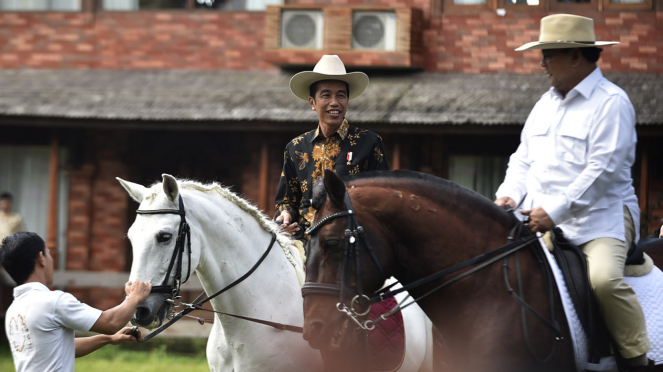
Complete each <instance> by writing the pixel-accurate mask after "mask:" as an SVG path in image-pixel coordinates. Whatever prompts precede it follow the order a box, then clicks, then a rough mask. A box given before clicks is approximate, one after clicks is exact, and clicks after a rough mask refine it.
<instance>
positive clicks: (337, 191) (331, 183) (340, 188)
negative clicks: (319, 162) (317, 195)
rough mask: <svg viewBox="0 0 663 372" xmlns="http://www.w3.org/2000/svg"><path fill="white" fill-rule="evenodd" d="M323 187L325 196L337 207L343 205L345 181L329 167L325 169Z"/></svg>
mask: <svg viewBox="0 0 663 372" xmlns="http://www.w3.org/2000/svg"><path fill="white" fill-rule="evenodd" d="M325 189H326V190H327V197H329V201H330V202H331V203H332V204H333V205H334V206H337V207H341V206H343V201H344V199H345V183H343V180H341V178H340V177H339V176H338V175H337V174H336V172H334V171H331V170H329V169H326V170H325Z"/></svg>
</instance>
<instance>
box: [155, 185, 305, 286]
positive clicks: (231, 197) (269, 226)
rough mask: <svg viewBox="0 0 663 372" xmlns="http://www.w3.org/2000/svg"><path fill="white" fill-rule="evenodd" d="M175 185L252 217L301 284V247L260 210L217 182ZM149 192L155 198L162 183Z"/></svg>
mask: <svg viewBox="0 0 663 372" xmlns="http://www.w3.org/2000/svg"><path fill="white" fill-rule="evenodd" d="M177 183H178V185H179V187H180V188H182V189H185V190H195V191H200V192H204V193H213V192H214V193H217V194H219V195H221V196H222V197H223V198H224V199H226V200H228V201H230V202H231V203H233V204H235V205H236V206H238V207H239V208H240V209H241V210H243V211H244V212H246V213H248V214H249V215H250V216H251V217H253V218H254V219H255V220H256V222H258V224H259V225H260V227H262V228H263V230H265V231H267V232H269V233H273V234H276V240H277V241H278V242H279V245H280V246H281V248H282V249H283V253H285V256H286V258H288V261H289V262H290V263H291V264H292V265H293V266H294V267H295V270H296V271H297V277H298V279H300V282H301V283H302V284H303V278H304V270H303V261H304V260H306V256H305V253H304V250H303V247H299V246H297V245H295V244H294V240H293V239H291V238H290V237H289V236H288V235H286V234H285V233H283V231H282V230H281V228H280V226H279V225H277V224H276V223H275V222H273V221H272V220H270V219H269V218H268V217H267V216H266V215H265V214H264V213H262V211H260V209H258V207H256V206H255V205H253V204H252V203H250V202H249V201H247V200H246V199H244V198H242V197H241V196H239V195H237V194H236V193H234V192H233V191H231V190H230V188H228V187H225V186H223V185H221V184H219V183H217V182H211V183H207V184H204V183H201V182H198V181H194V180H190V179H179V178H178V179H177ZM151 190H152V191H153V194H152V195H151V197H154V196H156V194H157V193H159V192H163V186H162V183H161V182H157V183H155V184H154V185H152V187H151ZM295 255H298V258H299V260H298V259H296V258H295Z"/></svg>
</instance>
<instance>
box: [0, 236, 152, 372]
mask: <svg viewBox="0 0 663 372" xmlns="http://www.w3.org/2000/svg"><path fill="white" fill-rule="evenodd" d="M0 262H1V263H2V265H3V266H4V267H5V269H6V270H7V272H8V273H9V275H11V277H12V279H14V281H16V283H17V284H18V287H16V288H14V302H13V303H12V304H11V306H9V309H8V310H7V314H6V318H5V331H6V332H7V338H8V340H9V346H10V348H11V351H12V356H13V358H14V366H15V367H16V371H17V372H28V371H34V372H43V371H49V372H50V371H58V372H59V371H62V372H73V371H74V358H78V357H82V356H84V355H87V354H89V353H91V352H93V351H95V350H97V349H99V348H101V347H102V346H105V345H108V344H113V345H117V344H120V343H123V342H125V341H132V340H133V341H135V340H136V337H134V335H132V333H133V334H135V335H137V337H138V338H139V339H141V336H140V333H136V332H137V331H136V330H132V328H131V327H124V326H125V325H126V324H127V323H128V322H129V320H130V319H131V317H132V315H133V313H134V311H135V309H136V306H138V304H140V303H141V302H143V301H145V299H146V298H147V296H148V295H149V294H150V290H151V289H152V285H151V284H149V283H145V282H133V283H132V282H128V283H127V284H126V285H125V292H126V295H127V297H126V298H125V299H124V301H123V302H122V303H121V304H120V305H118V306H116V307H114V308H112V309H110V310H106V311H101V310H98V309H95V308H93V307H90V306H88V305H85V304H83V303H81V302H79V301H78V300H76V298H74V296H72V295H71V294H69V293H66V292H62V291H51V290H49V289H48V286H49V285H52V284H53V258H52V257H51V254H50V251H49V250H48V249H47V248H46V245H45V244H44V241H43V240H42V238H40V237H39V235H37V234H35V233H32V232H27V231H23V232H18V233H15V234H13V235H10V236H8V237H6V238H5V239H3V241H2V246H0ZM123 327H124V328H123ZM75 330H76V331H84V332H87V331H93V332H98V333H104V334H103V335H98V336H92V337H84V338H74V331H75ZM132 331H133V332H132Z"/></svg>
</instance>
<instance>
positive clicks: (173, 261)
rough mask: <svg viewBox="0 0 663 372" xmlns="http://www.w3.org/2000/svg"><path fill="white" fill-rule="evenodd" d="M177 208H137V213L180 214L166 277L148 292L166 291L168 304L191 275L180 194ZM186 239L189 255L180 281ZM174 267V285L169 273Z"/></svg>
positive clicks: (187, 231)
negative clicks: (168, 299) (183, 276)
mask: <svg viewBox="0 0 663 372" xmlns="http://www.w3.org/2000/svg"><path fill="white" fill-rule="evenodd" d="M177 200H178V204H179V209H155V210H141V209H139V210H137V211H136V213H138V214H177V215H179V216H180V227H179V228H178V230H177V239H176V240H175V249H174V250H173V255H172V256H171V258H170V263H169V264H168V270H167V271H166V277H165V278H163V284H161V285H156V286H152V290H151V291H150V293H168V294H170V295H171V298H170V301H168V302H169V303H170V304H174V302H175V300H178V299H180V298H181V296H180V289H181V287H182V283H186V281H187V280H189V277H190V276H191V227H190V226H189V224H188V223H187V221H186V212H185V211H184V201H183V200H182V195H178V197H177ZM185 241H186V243H187V244H186V251H187V252H188V255H189V261H188V269H187V272H186V279H184V281H182V256H183V255H184V250H185V246H184V243H185ZM173 268H175V278H174V285H171V284H170V274H171V272H172V271H173Z"/></svg>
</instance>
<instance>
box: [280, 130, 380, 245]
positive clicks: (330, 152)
mask: <svg viewBox="0 0 663 372" xmlns="http://www.w3.org/2000/svg"><path fill="white" fill-rule="evenodd" d="M325 169H330V170H333V171H334V172H336V174H338V175H339V176H341V177H343V176H346V175H349V174H357V173H359V172H365V171H371V170H389V165H388V164H387V158H386V155H385V151H384V144H383V143H382V138H380V136H378V135H377V134H375V133H373V132H370V131H367V130H364V129H360V128H357V127H353V126H350V125H349V124H348V122H347V121H346V120H344V121H343V124H341V126H340V127H339V128H338V130H337V131H336V132H334V133H332V134H331V135H330V136H329V137H326V138H325V137H324V135H323V134H322V132H321V131H320V127H318V128H317V129H315V130H312V131H310V132H307V133H304V134H302V135H301V136H299V137H297V138H295V139H293V140H292V141H290V143H288V145H286V147H285V152H284V154H283V172H281V179H280V180H279V188H278V190H277V192H276V216H279V215H280V214H281V212H283V211H284V210H286V211H288V212H289V213H290V215H291V216H292V221H293V222H298V223H299V226H301V227H302V230H300V232H299V233H298V234H297V235H296V236H295V237H296V238H298V239H302V238H303V237H304V235H303V231H304V230H306V228H308V227H309V226H311V221H313V214H314V213H315V210H314V209H313V208H310V207H307V208H302V207H301V202H302V200H306V199H311V198H312V193H313V185H314V184H315V181H316V180H317V179H318V178H320V177H323V174H324V171H325Z"/></svg>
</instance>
